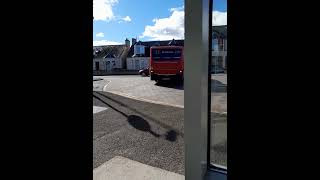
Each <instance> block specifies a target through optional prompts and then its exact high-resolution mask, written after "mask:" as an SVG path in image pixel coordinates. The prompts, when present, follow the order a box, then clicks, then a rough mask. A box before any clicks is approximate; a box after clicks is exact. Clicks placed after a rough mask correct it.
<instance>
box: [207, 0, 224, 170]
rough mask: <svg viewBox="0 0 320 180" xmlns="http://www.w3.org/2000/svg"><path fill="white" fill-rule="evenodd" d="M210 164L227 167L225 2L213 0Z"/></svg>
mask: <svg viewBox="0 0 320 180" xmlns="http://www.w3.org/2000/svg"><path fill="white" fill-rule="evenodd" d="M212 25H213V26H212V46H211V48H212V49H211V52H212V58H211V70H210V72H211V81H209V83H211V123H210V124H211V140H210V141H211V142H210V143H211V144H210V163H212V164H217V165H222V166H227V63H226V62H227V46H226V43H227V1H226V0H213V12H212Z"/></svg>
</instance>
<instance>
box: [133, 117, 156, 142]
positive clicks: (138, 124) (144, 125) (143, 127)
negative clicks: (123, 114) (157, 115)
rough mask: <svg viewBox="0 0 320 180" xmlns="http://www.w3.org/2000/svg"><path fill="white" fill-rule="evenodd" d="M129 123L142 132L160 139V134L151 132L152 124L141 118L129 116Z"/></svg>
mask: <svg viewBox="0 0 320 180" xmlns="http://www.w3.org/2000/svg"><path fill="white" fill-rule="evenodd" d="M128 122H129V124H130V125H131V126H132V127H134V128H136V129H138V130H140V131H145V132H149V133H150V134H152V135H153V136H155V137H160V135H159V134H157V133H155V132H153V131H152V130H151V128H150V124H149V123H148V122H147V121H146V120H144V119H143V118H142V117H140V116H136V115H130V116H128Z"/></svg>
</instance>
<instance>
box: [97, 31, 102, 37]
mask: <svg viewBox="0 0 320 180" xmlns="http://www.w3.org/2000/svg"><path fill="white" fill-rule="evenodd" d="M96 37H104V34H103V32H100V33H97V34H96Z"/></svg>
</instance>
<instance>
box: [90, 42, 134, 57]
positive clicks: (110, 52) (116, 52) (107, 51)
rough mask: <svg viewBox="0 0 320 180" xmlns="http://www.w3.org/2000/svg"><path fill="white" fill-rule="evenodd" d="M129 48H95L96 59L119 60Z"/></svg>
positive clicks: (118, 46) (109, 46) (113, 46)
mask: <svg viewBox="0 0 320 180" xmlns="http://www.w3.org/2000/svg"><path fill="white" fill-rule="evenodd" d="M128 49H129V48H128V47H127V46H126V45H105V46H94V47H93V53H94V58H118V57H120V56H121V55H122V54H123V53H125V52H126V51H127V50H128Z"/></svg>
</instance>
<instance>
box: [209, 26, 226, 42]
mask: <svg viewBox="0 0 320 180" xmlns="http://www.w3.org/2000/svg"><path fill="white" fill-rule="evenodd" d="M212 31H213V38H214V39H215V38H218V37H219V38H223V39H227V25H222V26H212Z"/></svg>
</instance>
